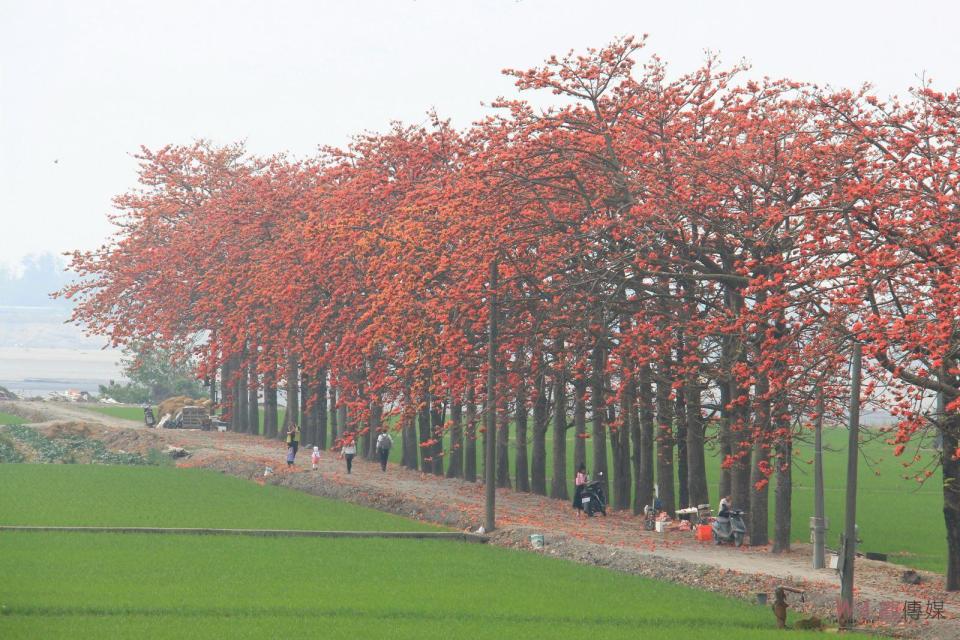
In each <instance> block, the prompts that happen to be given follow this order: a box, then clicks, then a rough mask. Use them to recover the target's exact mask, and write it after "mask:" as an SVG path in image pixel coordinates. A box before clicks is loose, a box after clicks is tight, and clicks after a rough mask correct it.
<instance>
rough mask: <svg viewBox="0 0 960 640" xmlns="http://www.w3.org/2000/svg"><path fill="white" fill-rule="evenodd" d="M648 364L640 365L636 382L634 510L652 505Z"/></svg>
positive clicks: (652, 438) (652, 444) (651, 428)
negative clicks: (636, 423)
mask: <svg viewBox="0 0 960 640" xmlns="http://www.w3.org/2000/svg"><path fill="white" fill-rule="evenodd" d="M650 378H651V372H650V365H649V364H644V365H642V366H641V367H640V375H639V380H638V383H637V397H638V398H639V400H640V402H639V404H640V407H639V413H640V416H639V421H638V422H639V425H640V434H639V435H640V438H639V439H640V450H639V451H638V452H637V454H636V455H637V456H638V458H639V460H638V462H637V487H636V496H635V498H634V510H635V511H636V512H637V513H642V512H643V507H645V506H648V505H649V506H653V485H654V481H653V457H654V456H653V449H654V435H653V431H654V429H653V388H652V382H651V379H650Z"/></svg>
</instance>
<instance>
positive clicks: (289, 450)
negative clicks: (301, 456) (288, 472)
mask: <svg viewBox="0 0 960 640" xmlns="http://www.w3.org/2000/svg"><path fill="white" fill-rule="evenodd" d="M296 457H297V450H296V449H294V448H293V447H287V466H288V467H292V466H293V460H294V458H296Z"/></svg>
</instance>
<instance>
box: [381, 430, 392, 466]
mask: <svg viewBox="0 0 960 640" xmlns="http://www.w3.org/2000/svg"><path fill="white" fill-rule="evenodd" d="M392 446H393V438H391V437H390V434H389V433H387V432H386V431H384V432H383V433H381V434H380V435H379V437H377V453H378V454H379V455H380V470H381V471H386V470H387V459H388V458H390V447H392Z"/></svg>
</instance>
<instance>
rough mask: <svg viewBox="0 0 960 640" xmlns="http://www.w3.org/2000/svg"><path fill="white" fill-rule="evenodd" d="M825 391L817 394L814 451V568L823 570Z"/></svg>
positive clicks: (824, 535)
mask: <svg viewBox="0 0 960 640" xmlns="http://www.w3.org/2000/svg"><path fill="white" fill-rule="evenodd" d="M823 413H824V400H823V389H822V388H821V389H820V391H819V393H818V394H817V417H816V421H815V422H814V444H813V447H814V451H813V568H814V569H823V567H824V565H825V562H824V538H825V537H826V521H825V520H824V517H825V516H824V513H823V512H824V507H823Z"/></svg>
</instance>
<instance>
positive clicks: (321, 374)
mask: <svg viewBox="0 0 960 640" xmlns="http://www.w3.org/2000/svg"><path fill="white" fill-rule="evenodd" d="M314 391H315V393H316V399H317V407H316V415H317V446H318V447H320V448H321V449H326V448H327V370H326V369H320V370H319V371H318V372H317V384H316V385H314Z"/></svg>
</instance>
